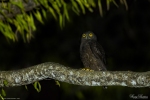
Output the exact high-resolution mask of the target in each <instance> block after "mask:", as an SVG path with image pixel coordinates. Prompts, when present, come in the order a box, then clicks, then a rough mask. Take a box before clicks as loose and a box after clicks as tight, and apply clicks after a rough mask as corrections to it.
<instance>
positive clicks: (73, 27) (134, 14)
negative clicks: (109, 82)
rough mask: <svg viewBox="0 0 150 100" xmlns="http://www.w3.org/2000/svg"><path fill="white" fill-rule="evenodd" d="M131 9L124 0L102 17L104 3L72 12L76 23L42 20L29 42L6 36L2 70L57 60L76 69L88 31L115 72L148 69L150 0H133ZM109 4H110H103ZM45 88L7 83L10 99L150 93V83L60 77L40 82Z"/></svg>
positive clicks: (0, 52)
mask: <svg viewBox="0 0 150 100" xmlns="http://www.w3.org/2000/svg"><path fill="white" fill-rule="evenodd" d="M127 3H128V6H129V9H128V10H126V9H125V6H124V5H121V4H120V3H119V8H117V7H116V6H115V5H113V4H112V5H111V6H110V10H109V11H107V10H106V6H103V14H104V16H103V17H101V16H100V14H99V11H98V8H95V9H94V12H93V13H90V12H89V11H88V10H86V14H85V15H83V14H81V15H80V16H77V15H76V14H74V13H73V12H70V15H71V16H70V18H71V21H70V22H66V24H65V27H64V28H63V29H62V30H61V29H60V26H59V22H58V21H55V20H54V18H51V15H48V16H49V18H48V19H47V20H46V19H44V20H45V25H42V24H41V23H39V22H38V21H36V26H37V31H36V32H34V38H32V39H31V41H30V42H29V43H24V42H23V40H22V39H21V38H20V39H19V41H18V42H12V41H7V40H6V38H5V37H4V36H3V35H2V34H1V35H0V70H14V69H21V68H25V67H30V66H32V65H36V64H40V63H43V62H57V63H60V64H63V65H66V66H70V67H72V68H83V65H82V62H81V60H80V54H79V47H80V38H81V35H82V33H83V32H86V31H93V32H94V33H95V34H96V35H97V38H98V41H99V43H100V44H101V45H102V46H103V48H104V50H105V53H106V60H107V69H108V70H111V71H128V70H130V71H136V72H145V71H149V70H150V68H149V66H150V62H149V60H150V2H149V0H132V1H127ZM103 5H105V4H103ZM40 83H41V85H42V91H41V92H40V93H38V92H36V90H35V89H34V87H33V86H32V85H28V91H27V90H26V89H25V88H24V86H21V87H12V88H4V89H5V91H6V93H7V96H6V97H8V98H20V99H21V100H33V99H37V100H59V99H61V100H105V99H121V100H127V99H131V100H132V99H133V98H131V97H130V95H135V96H138V95H143V96H148V97H150V95H149V88H129V87H121V86H110V87H108V89H106V90H105V89H103V88H102V87H88V86H76V85H71V84H67V83H63V82H60V87H59V86H58V85H56V83H55V81H54V80H43V81H40Z"/></svg>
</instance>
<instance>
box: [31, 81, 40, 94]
mask: <svg viewBox="0 0 150 100" xmlns="http://www.w3.org/2000/svg"><path fill="white" fill-rule="evenodd" d="M33 86H34V88H35V89H36V91H37V92H40V91H41V85H40V83H39V82H34V84H33Z"/></svg>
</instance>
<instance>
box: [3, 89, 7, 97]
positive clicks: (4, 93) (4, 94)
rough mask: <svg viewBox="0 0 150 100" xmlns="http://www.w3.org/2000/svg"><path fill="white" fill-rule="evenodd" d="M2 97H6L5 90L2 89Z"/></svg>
mask: <svg viewBox="0 0 150 100" xmlns="http://www.w3.org/2000/svg"><path fill="white" fill-rule="evenodd" d="M2 96H4V97H5V96H6V92H5V90H4V89H3V88H2Z"/></svg>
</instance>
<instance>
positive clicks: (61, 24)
mask: <svg viewBox="0 0 150 100" xmlns="http://www.w3.org/2000/svg"><path fill="white" fill-rule="evenodd" d="M59 25H60V27H61V29H62V28H63V16H62V14H60V15H59Z"/></svg>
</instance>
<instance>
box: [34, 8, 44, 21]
mask: <svg viewBox="0 0 150 100" xmlns="http://www.w3.org/2000/svg"><path fill="white" fill-rule="evenodd" d="M34 15H35V17H36V18H37V20H38V21H39V22H41V23H42V24H44V22H43V20H42V16H41V14H40V12H39V11H36V12H34Z"/></svg>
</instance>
